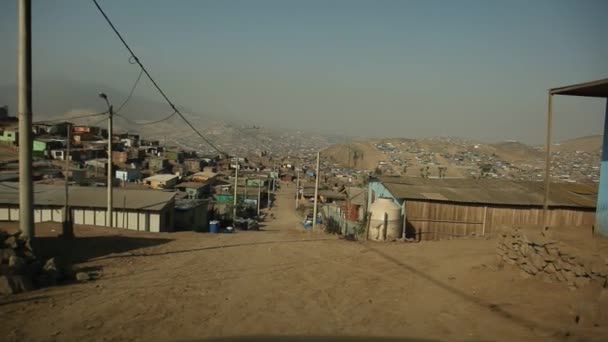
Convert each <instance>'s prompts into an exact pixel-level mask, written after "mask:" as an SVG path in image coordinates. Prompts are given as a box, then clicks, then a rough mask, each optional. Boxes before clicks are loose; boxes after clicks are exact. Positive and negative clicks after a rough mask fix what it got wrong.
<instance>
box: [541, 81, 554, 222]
mask: <svg viewBox="0 0 608 342" xmlns="http://www.w3.org/2000/svg"><path fill="white" fill-rule="evenodd" d="M552 126H553V95H552V94H551V92H549V94H548V96H547V141H546V142H545V144H546V145H545V196H544V197H543V231H545V230H548V229H549V191H550V189H549V188H550V186H551V182H550V180H551V135H552V134H551V133H552V132H551V128H552Z"/></svg>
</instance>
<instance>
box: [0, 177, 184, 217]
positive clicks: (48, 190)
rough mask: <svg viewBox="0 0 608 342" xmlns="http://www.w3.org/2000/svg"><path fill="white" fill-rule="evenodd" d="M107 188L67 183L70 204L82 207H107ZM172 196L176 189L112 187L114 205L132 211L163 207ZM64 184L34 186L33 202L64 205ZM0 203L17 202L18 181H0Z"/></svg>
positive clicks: (16, 203)
mask: <svg viewBox="0 0 608 342" xmlns="http://www.w3.org/2000/svg"><path fill="white" fill-rule="evenodd" d="M106 191H107V189H106V188H105V187H104V188H102V187H83V186H70V187H69V200H70V203H69V204H70V206H73V207H83V208H99V209H106V208H107V206H106V205H107V202H106V201H107V197H106V194H107V192H106ZM174 196H175V192H165V191H155V190H127V189H120V188H116V189H114V202H113V204H114V208H115V209H122V208H125V209H131V210H153V211H159V210H162V209H163V208H164V207H165V206H166V205H167V204H168V203H169V202H170V201H171V200H172V199H173V197H174ZM64 202H65V188H64V187H63V185H48V184H35V185H34V205H49V206H63V205H64ZM0 204H9V205H19V183H14V182H2V183H0Z"/></svg>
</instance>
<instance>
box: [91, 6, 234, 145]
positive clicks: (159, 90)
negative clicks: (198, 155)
mask: <svg viewBox="0 0 608 342" xmlns="http://www.w3.org/2000/svg"><path fill="white" fill-rule="evenodd" d="M92 1H93V3H94V4H95V6H96V7H97V9H98V10H99V12H100V13H101V15H103V17H104V18H105V20H106V22H107V23H108V25H110V27H111V28H112V30H113V31H114V33H115V34H116V36H117V37H118V38H119V39H120V41H121V42H122V44H123V45H124V46H125V48H126V49H127V50H128V51H129V53H130V54H131V57H133V59H134V60H135V62H136V63H137V64H138V65H139V67H140V68H141V71H143V72H144V73H145V74H146V76H147V77H148V79H149V80H150V82H152V84H153V85H154V87H155V88H156V90H158V92H159V93H160V94H161V95H162V97H163V98H164V99H165V101H166V102H167V104H169V106H170V107H171V109H172V110H173V111H175V113H176V114H177V115H179V116H180V117H181V118H182V120H184V122H185V123H186V124H187V125H188V126H189V127H190V128H191V129H192V130H193V131H194V132H195V133H196V134H197V135H198V136H199V137H201V139H203V140H204V141H205V142H206V143H207V144H208V145H209V146H211V147H212V148H213V149H215V150H216V151H217V152H219V153H220V154H223V155H226V156H228V154H227V153H225V152H223V151H222V150H220V149H219V148H218V147H217V146H215V145H214V144H213V143H212V142H211V141H210V140H209V139H207V138H206V137H205V136H203V134H202V133H201V132H200V131H199V130H198V129H196V127H194V125H192V123H190V121H189V120H188V119H186V117H185V116H184V115H183V114H182V113H181V112H180V111H179V109H177V108H176V107H175V105H174V104H173V102H172V101H171V100H170V99H169V97H167V95H166V94H165V92H164V91H163V90H162V89H161V87H160V86H159V85H158V83H156V81H155V80H154V78H152V76H151V75H150V73H149V72H148V70H147V69H146V67H144V65H143V64H142V63H141V61H140V60H139V58H138V57H137V56H136V55H135V53H134V52H133V50H132V49H131V47H130V46H129V44H127V42H126V41H125V40H124V38H123V37H122V35H121V34H120V32H118V29H116V27H115V26H114V24H113V23H112V21H111V20H110V18H108V16H107V15H106V13H105V12H104V10H103V9H102V8H101V6H99V3H98V2H97V0H92Z"/></svg>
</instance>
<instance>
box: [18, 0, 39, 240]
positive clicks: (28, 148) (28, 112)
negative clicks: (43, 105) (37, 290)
mask: <svg viewBox="0 0 608 342" xmlns="http://www.w3.org/2000/svg"><path fill="white" fill-rule="evenodd" d="M31 4H32V3H31V1H30V0H19V24H18V26H19V28H18V30H19V33H18V34H19V38H18V47H17V79H18V80H17V82H18V92H19V93H18V108H17V111H18V114H17V115H18V117H19V229H20V230H21V234H22V235H23V236H24V237H25V238H29V239H33V238H34V237H35V236H34V235H35V231H34V203H33V202H34V184H33V182H32V178H33V177H32V148H33V141H32V6H31Z"/></svg>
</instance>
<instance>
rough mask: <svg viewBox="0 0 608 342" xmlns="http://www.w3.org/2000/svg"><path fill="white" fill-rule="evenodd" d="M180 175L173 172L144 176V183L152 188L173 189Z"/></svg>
mask: <svg viewBox="0 0 608 342" xmlns="http://www.w3.org/2000/svg"><path fill="white" fill-rule="evenodd" d="M178 178H179V177H177V176H176V175H171V174H158V175H154V176H150V177H148V178H144V184H146V185H148V186H150V187H151V188H152V189H173V188H174V187H175V185H176V184H177V180H178Z"/></svg>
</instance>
